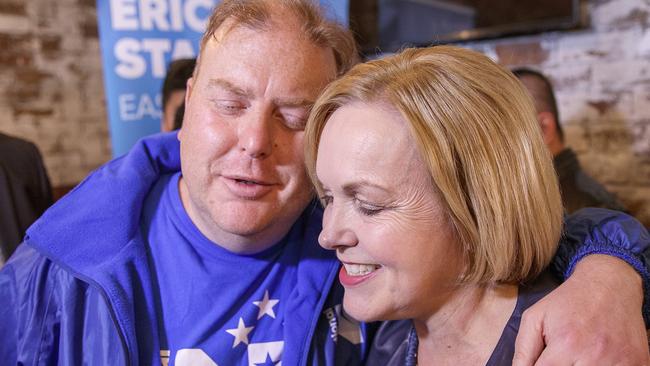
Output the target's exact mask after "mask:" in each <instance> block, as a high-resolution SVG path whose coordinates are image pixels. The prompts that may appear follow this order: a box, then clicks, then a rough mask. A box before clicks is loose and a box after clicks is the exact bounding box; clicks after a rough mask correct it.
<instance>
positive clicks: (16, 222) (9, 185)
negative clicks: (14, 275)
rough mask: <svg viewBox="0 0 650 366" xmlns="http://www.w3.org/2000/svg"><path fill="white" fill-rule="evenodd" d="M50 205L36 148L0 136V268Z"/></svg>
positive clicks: (45, 175) (15, 139)
mask: <svg viewBox="0 0 650 366" xmlns="http://www.w3.org/2000/svg"><path fill="white" fill-rule="evenodd" d="M51 204H52V188H51V186H50V180H49V178H48V176H47V171H46V170H45V165H43V159H42V158H41V153H40V152H39V151H38V148H37V147H36V145H34V144H33V143H31V142H29V141H25V140H22V139H19V138H17V137H12V136H8V135H5V134H3V133H0V267H2V264H3V263H4V261H5V260H6V259H8V258H9V257H10V256H11V254H12V253H13V252H14V250H15V249H16V247H17V246H18V244H20V242H21V241H22V240H23V236H24V235H25V230H27V228H28V227H29V225H31V224H32V223H33V222H34V221H35V220H36V219H37V218H38V217H39V216H41V214H42V213H43V212H44V211H45V210H46V209H47V208H48V207H50V205H51Z"/></svg>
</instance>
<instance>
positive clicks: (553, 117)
mask: <svg viewBox="0 0 650 366" xmlns="http://www.w3.org/2000/svg"><path fill="white" fill-rule="evenodd" d="M512 72H513V73H514V74H515V76H517V78H519V80H520V81H521V82H522V83H523V84H524V86H525V87H526V89H527V90H528V92H529V93H530V95H531V97H532V98H533V102H534V104H535V109H536V110H537V121H538V122H539V126H540V128H541V130H542V135H543V137H544V143H546V146H547V147H548V149H549V151H550V152H551V154H553V164H554V165H555V170H556V171H557V175H558V178H559V179H560V191H561V193H562V201H563V203H564V208H565V209H566V210H567V212H569V213H572V212H575V211H577V210H579V209H581V208H584V207H602V208H608V209H611V210H619V211H626V210H625V207H624V206H623V204H622V203H621V202H620V201H619V200H618V199H616V196H614V195H613V194H612V193H610V192H608V191H607V189H605V187H604V186H603V185H601V184H600V183H598V182H597V181H596V180H595V179H593V178H591V177H590V176H588V175H587V174H586V173H585V172H584V171H583V170H582V167H581V166H580V162H579V161H578V157H577V156H576V153H575V152H574V151H573V150H572V149H571V148H569V147H566V146H565V145H564V132H563V130H562V126H561V125H560V117H559V112H558V109H557V103H556V100H555V93H553V86H552V85H551V82H550V80H548V78H547V77H546V76H544V74H542V73H540V72H538V71H535V70H532V69H528V68H516V69H513V70H512Z"/></svg>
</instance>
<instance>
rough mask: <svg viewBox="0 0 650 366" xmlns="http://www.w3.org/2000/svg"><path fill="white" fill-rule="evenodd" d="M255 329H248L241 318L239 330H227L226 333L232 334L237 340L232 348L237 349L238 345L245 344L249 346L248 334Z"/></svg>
mask: <svg viewBox="0 0 650 366" xmlns="http://www.w3.org/2000/svg"><path fill="white" fill-rule="evenodd" d="M253 328H255V327H246V324H244V319H242V318H239V324H238V325H237V328H233V329H226V332H228V333H230V334H231V335H233V336H234V337H235V340H234V341H233V343H232V348H235V347H237V345H238V344H240V343H242V342H243V343H244V344H248V333H250V332H251V331H252V330H253Z"/></svg>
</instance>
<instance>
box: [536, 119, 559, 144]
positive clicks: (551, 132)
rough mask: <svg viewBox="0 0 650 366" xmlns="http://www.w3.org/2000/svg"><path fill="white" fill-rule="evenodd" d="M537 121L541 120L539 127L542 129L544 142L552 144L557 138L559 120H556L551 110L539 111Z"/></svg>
mask: <svg viewBox="0 0 650 366" xmlns="http://www.w3.org/2000/svg"><path fill="white" fill-rule="evenodd" d="M537 121H538V122H539V127H540V128H541V129H542V136H543V137H544V143H546V145H550V144H551V143H552V142H553V141H554V140H555V139H557V122H556V121H555V116H553V113H551V112H539V113H538V114H537Z"/></svg>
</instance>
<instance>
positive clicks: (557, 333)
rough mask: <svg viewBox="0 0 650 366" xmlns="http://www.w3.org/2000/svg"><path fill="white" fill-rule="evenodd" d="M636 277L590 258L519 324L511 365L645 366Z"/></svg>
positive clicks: (649, 361) (616, 264) (624, 267)
mask: <svg viewBox="0 0 650 366" xmlns="http://www.w3.org/2000/svg"><path fill="white" fill-rule="evenodd" d="M642 303H643V291H642V284H641V277H640V276H639V275H638V274H637V273H636V272H635V271H634V269H633V268H632V267H630V266H629V265H628V264H627V263H625V262H624V261H622V260H620V259H617V258H614V257H610V256H606V255H590V256H587V257H585V258H584V259H583V260H581V261H580V262H579V263H578V264H577V266H576V268H575V271H574V272H573V274H572V275H571V277H570V278H569V279H567V281H566V282H565V283H564V284H562V285H561V286H560V287H558V288H557V289H556V290H555V291H553V292H552V293H550V294H548V295H547V296H546V297H545V298H543V299H542V300H540V301H539V302H538V303H537V304H535V305H534V306H532V307H530V308H529V309H528V310H527V311H526V312H524V315H523V317H522V319H521V326H520V327H519V335H518V336H517V341H516V344H515V357H514V360H513V365H514V366H528V365H542V366H544V365H584V366H587V365H650V355H649V353H648V340H647V336H646V331H645V325H644V323H643V317H642V315H641V306H642Z"/></svg>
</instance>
